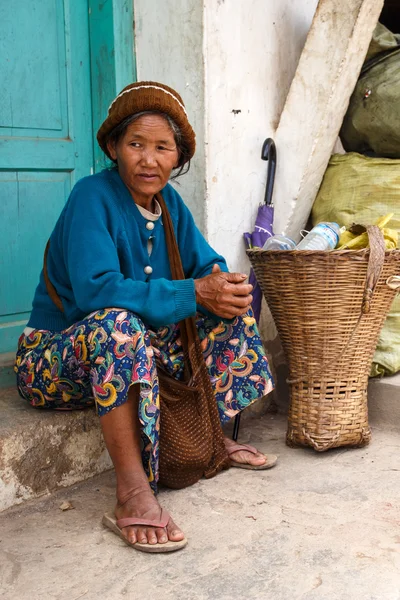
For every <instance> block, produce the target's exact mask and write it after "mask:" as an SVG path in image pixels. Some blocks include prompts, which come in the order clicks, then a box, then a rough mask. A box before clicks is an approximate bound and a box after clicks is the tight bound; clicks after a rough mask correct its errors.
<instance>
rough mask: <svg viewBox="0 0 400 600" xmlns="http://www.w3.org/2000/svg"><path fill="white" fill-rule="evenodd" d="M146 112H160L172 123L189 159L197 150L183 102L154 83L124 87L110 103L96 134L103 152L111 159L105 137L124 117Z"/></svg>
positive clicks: (162, 86) (145, 82) (170, 91)
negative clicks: (186, 150)
mask: <svg viewBox="0 0 400 600" xmlns="http://www.w3.org/2000/svg"><path fill="white" fill-rule="evenodd" d="M147 110H150V111H151V110H155V111H159V112H163V113H165V114H167V115H169V116H170V117H171V118H172V119H173V120H174V121H175V123H176V124H177V125H178V127H179V129H180V130H181V133H182V136H183V139H184V140H185V142H186V145H187V147H188V150H189V155H190V156H189V158H188V160H189V159H190V158H192V156H193V154H194V152H195V149H196V136H195V133H194V131H193V129H192V127H191V125H190V123H189V121H188V117H187V113H186V109H185V105H184V104H183V100H182V98H181V97H180V95H179V94H178V93H177V92H175V90H173V89H172V88H170V87H168V86H167V85H164V84H163V83H157V82H155V81H138V82H136V83H132V84H131V85H127V86H126V87H125V88H124V89H123V90H122V92H120V93H119V94H118V96H117V97H116V98H115V99H114V100H113V101H112V102H111V104H110V106H109V108H108V115H107V118H106V120H105V121H104V123H103V124H102V125H101V127H100V129H99V131H98V132H97V141H98V143H99V146H100V148H101V149H102V150H103V152H105V154H107V156H108V157H109V158H111V157H110V155H109V153H108V149H107V138H108V135H109V133H110V132H111V131H112V130H113V129H114V127H116V126H117V125H119V124H120V123H121V122H122V121H123V120H124V119H126V118H127V117H130V116H132V115H134V114H136V113H139V112H142V111H147Z"/></svg>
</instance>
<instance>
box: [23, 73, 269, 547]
mask: <svg viewBox="0 0 400 600" xmlns="http://www.w3.org/2000/svg"><path fill="white" fill-rule="evenodd" d="M97 139H98V142H99V144H100V146H101V148H102V149H103V150H104V152H105V153H106V154H107V155H108V157H109V158H110V159H111V160H112V161H113V162H114V163H115V166H114V167H113V168H110V169H105V170H104V171H102V172H101V173H98V174H96V175H92V176H90V177H86V178H84V179H82V180H80V181H78V183H77V184H76V185H75V187H74V188H73V190H72V192H71V195H70V197H69V200H68V202H67V204H66V205H65V207H64V209H63V211H62V213H61V215H60V217H59V219H58V221H57V223H56V226H55V228H54V231H53V233H52V234H51V237H50V243H49V250H48V255H47V270H46V271H47V272H45V273H44V272H42V273H41V277H40V282H39V285H38V287H37V289H36V293H35V297H34V300H33V310H32V314H31V317H30V320H29V323H28V326H27V328H26V329H25V331H24V333H23V335H22V336H21V337H20V340H19V345H18V352H17V359H16V367H15V370H16V373H17V382H18V388H19V391H20V394H21V395H22V396H23V397H24V398H26V399H27V400H28V401H29V402H30V403H31V404H32V406H34V407H39V408H49V409H56V410H71V409H80V408H85V407H87V406H91V405H93V404H95V405H96V407H97V412H98V414H99V417H100V423H101V428H102V432H103V436H104V440H105V443H106V446H107V449H108V451H109V453H110V456H111V458H112V461H113V464H114V467H115V472H116V479H117V489H116V496H117V504H116V507H115V518H116V522H115V521H114V522H112V520H111V521H110V523H111V525H110V526H111V527H112V528H114V530H115V531H117V533H120V534H121V535H122V536H123V538H124V539H125V541H126V542H127V543H129V544H130V545H133V547H135V548H137V549H139V550H144V551H153V552H154V551H168V550H177V549H179V548H182V547H183V546H184V545H185V544H186V539H185V538H184V534H183V532H182V531H181V530H180V529H179V527H178V526H177V525H176V524H175V523H174V521H173V520H172V518H171V517H170V516H169V515H167V514H166V513H165V511H162V509H161V507H160V505H159V504H158V502H157V499H156V497H155V494H154V493H155V492H156V491H157V480H158V454H159V443H158V439H159V429H160V422H159V416H160V400H159V393H158V377H157V369H156V363H155V356H157V358H159V359H161V361H162V363H163V365H164V369H166V370H167V371H168V372H169V373H171V374H174V376H175V377H179V376H180V373H181V372H182V363H183V357H182V352H181V351H180V350H181V347H180V339H179V327H178V323H179V322H180V321H181V320H183V319H185V318H187V317H189V316H196V325H197V330H198V333H199V337H200V339H201V340H202V348H203V351H204V354H205V356H207V361H206V364H207V368H208V371H209V374H210V379H211V382H212V385H213V389H214V393H215V402H216V403H217V407H218V411H219V415H220V420H221V423H223V422H226V421H228V420H229V419H230V418H232V417H233V416H234V415H236V414H238V413H239V411H241V410H243V409H244V408H245V407H246V406H248V405H249V404H251V403H252V402H253V401H254V400H256V399H257V398H260V397H262V396H263V395H265V394H266V393H268V392H269V391H271V390H272V388H273V384H272V379H271V375H270V371H269V368H268V362H267V358H266V356H265V354H264V352H263V349H262V345H261V342H260V338H259V335H258V332H257V329H256V325H255V321H254V318H253V317H252V316H251V313H250V314H249V312H248V311H249V309H250V303H251V300H252V296H251V291H252V288H251V286H250V285H248V284H247V283H246V282H245V279H246V276H245V275H242V274H240V273H229V272H228V269H227V266H226V263H225V260H224V259H223V258H222V257H221V256H219V255H218V254H216V252H215V251H214V250H213V249H212V248H211V247H210V246H209V245H208V243H207V242H206V241H205V239H204V238H203V236H202V235H201V233H200V231H199V230H198V229H197V227H196V225H195V223H194V221H193V217H192V215H191V213H190V212H189V210H188V208H187V207H186V205H185V204H184V203H183V201H182V199H181V197H180V196H179V194H178V193H177V192H176V191H175V189H174V188H173V187H171V185H170V184H169V183H168V181H169V179H170V177H171V174H172V173H174V172H177V174H178V175H179V174H181V173H182V171H183V169H184V167H187V168H188V166H189V161H190V159H191V158H192V156H193V154H194V150H195V136H194V133H193V130H192V128H191V126H190V124H189V121H188V119H187V115H186V110H185V107H184V104H183V102H182V99H181V97H180V96H179V95H178V94H177V93H176V92H175V91H174V90H173V89H171V88H169V87H167V86H165V85H163V84H160V83H154V82H139V83H135V84H132V85H129V86H128V87H126V88H125V89H124V90H123V91H122V92H121V93H120V94H119V95H118V96H117V97H116V98H115V100H113V102H112V104H111V106H110V108H109V111H108V116H107V118H106V120H105V121H104V123H103V125H102V126H101V128H100V130H99V132H98V135H97ZM161 191H162V197H163V199H164V201H165V203H166V206H167V207H168V212H169V214H170V216H171V219H172V223H173V228H174V232H175V236H176V239H177V243H178V247H179V252H180V255H181V260H182V264H183V269H184V273H185V277H186V278H185V279H184V280H178V281H177V280H174V281H173V280H172V277H171V270H170V265H169V261H168V253H167V248H166V240H165V233H164V226H163V216H162V211H161V207H160V204H159V202H157V200H156V194H158V193H159V192H161ZM49 285H51V286H53V289H54V290H55V292H56V293H57V296H58V297H59V300H60V301H59V302H58V303H57V305H56V304H55V302H54V301H53V299H52V298H51V294H50V293H49ZM226 319H229V320H230V321H226ZM246 357H247V358H246ZM243 361H246V365H247V367H246V369H243V368H241V366H242V365H243V364H244V362H243ZM134 384H136V385H134ZM161 426H162V424H161ZM225 443H226V448H227V451H228V454H229V456H230V460H231V466H237V467H244V468H254V469H264V468H268V467H270V466H272V465H273V464H274V462H275V460H276V457H274V456H268V457H266V456H265V455H263V454H261V453H259V452H258V451H256V450H255V449H254V448H251V447H243V446H238V445H237V444H236V443H235V442H233V441H232V440H228V439H226V442H225ZM113 518H114V517H113Z"/></svg>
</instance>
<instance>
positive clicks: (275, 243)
mask: <svg viewBox="0 0 400 600" xmlns="http://www.w3.org/2000/svg"><path fill="white" fill-rule="evenodd" d="M295 248H296V242H294V241H293V240H292V239H290V238H288V237H286V236H285V235H279V234H277V235H273V236H272V237H270V238H268V239H267V241H266V242H265V244H264V246H263V247H262V249H263V250H294V249H295Z"/></svg>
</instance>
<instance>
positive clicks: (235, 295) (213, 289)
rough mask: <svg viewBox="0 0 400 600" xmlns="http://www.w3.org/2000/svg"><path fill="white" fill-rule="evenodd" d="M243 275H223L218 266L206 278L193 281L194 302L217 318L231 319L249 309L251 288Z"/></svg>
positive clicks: (251, 298)
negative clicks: (194, 290)
mask: <svg viewBox="0 0 400 600" xmlns="http://www.w3.org/2000/svg"><path fill="white" fill-rule="evenodd" d="M246 279H247V275H244V274H243V273H224V272H222V271H221V269H220V267H219V265H218V264H215V265H214V266H213V269H212V272H211V273H210V275H206V277H202V278H201V279H195V282H194V284H195V289H196V302H197V304H200V305H201V306H203V307H204V308H206V309H207V310H209V311H210V312H212V313H214V314H215V315H217V316H218V317H223V318H225V319H232V318H234V317H238V316H239V315H244V314H246V313H247V312H248V310H249V309H250V308H251V302H252V300H253V296H252V295H251V292H252V290H253V286H252V285H250V284H249V283H245V281H246Z"/></svg>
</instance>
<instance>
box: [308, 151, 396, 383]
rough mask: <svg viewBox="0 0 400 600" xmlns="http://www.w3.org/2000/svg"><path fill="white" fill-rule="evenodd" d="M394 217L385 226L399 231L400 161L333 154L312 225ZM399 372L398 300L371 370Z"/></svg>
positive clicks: (373, 372)
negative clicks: (391, 214)
mask: <svg viewBox="0 0 400 600" xmlns="http://www.w3.org/2000/svg"><path fill="white" fill-rule="evenodd" d="M388 213H394V216H393V219H392V220H391V221H390V223H389V224H388V227H390V228H391V229H397V230H398V231H400V160H390V159H387V158H370V157H367V156H362V155H360V154H355V153H350V154H334V155H333V156H332V157H331V160H330V162H329V165H328V168H327V170H326V173H325V176H324V179H323V181H322V184H321V187H320V189H319V192H318V195H317V198H316V200H315V203H314V206H313V209H312V222H313V224H314V225H316V224H317V223H320V222H321V221H334V222H336V223H339V225H340V226H342V225H345V226H346V227H349V226H350V225H351V224H352V223H361V224H362V225H373V224H374V223H375V222H376V221H377V219H379V217H382V216H384V215H387V214H388ZM398 371H400V296H397V297H396V299H395V300H394V302H393V304H392V308H391V311H390V314H389V316H388V318H387V319H386V321H385V324H384V326H383V329H382V331H381V334H380V337H379V341H378V346H377V348H376V352H375V356H374V361H373V365H372V370H371V377H374V376H376V375H394V373H397V372H398Z"/></svg>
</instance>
